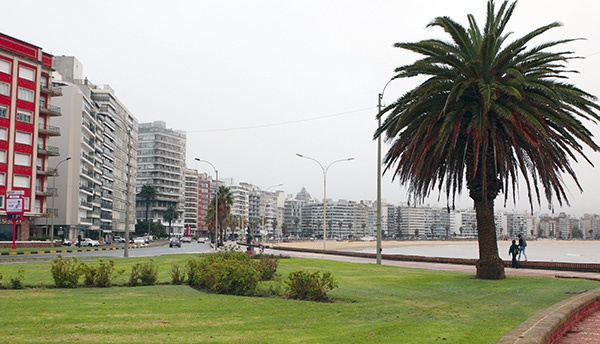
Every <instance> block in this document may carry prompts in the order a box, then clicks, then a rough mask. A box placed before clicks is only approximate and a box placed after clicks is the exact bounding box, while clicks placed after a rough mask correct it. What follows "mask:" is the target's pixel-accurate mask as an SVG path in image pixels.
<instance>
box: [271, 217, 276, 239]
mask: <svg viewBox="0 0 600 344" xmlns="http://www.w3.org/2000/svg"><path fill="white" fill-rule="evenodd" d="M271 227H273V237H275V236H276V235H277V219H276V218H273V219H272V220H271Z"/></svg>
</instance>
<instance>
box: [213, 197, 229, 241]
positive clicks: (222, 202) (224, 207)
mask: <svg viewBox="0 0 600 344" xmlns="http://www.w3.org/2000/svg"><path fill="white" fill-rule="evenodd" d="M217 199H218V204H219V209H218V210H219V211H218V216H219V218H218V222H219V223H218V226H217V227H216V229H217V231H219V228H223V226H226V225H227V218H228V216H229V214H230V213H231V205H232V204H233V196H232V195H231V192H230V190H229V188H228V187H226V186H219V189H218V190H217ZM214 203H215V198H214V197H213V199H212V207H213V208H214V207H215V205H214ZM213 214H214V213H213ZM223 236H224V231H220V232H219V233H216V235H215V238H217V239H218V240H219V241H218V243H223V239H224V237H223ZM217 239H216V240H217ZM218 243H217V245H218Z"/></svg>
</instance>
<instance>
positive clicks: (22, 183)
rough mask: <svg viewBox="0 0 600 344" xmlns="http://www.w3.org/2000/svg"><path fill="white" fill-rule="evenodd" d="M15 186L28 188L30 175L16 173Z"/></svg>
mask: <svg viewBox="0 0 600 344" xmlns="http://www.w3.org/2000/svg"><path fill="white" fill-rule="evenodd" d="M13 186H15V187H18V188H28V187H29V176H26V175H23V174H15V177H14V183H13Z"/></svg>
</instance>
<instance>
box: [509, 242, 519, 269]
mask: <svg viewBox="0 0 600 344" xmlns="http://www.w3.org/2000/svg"><path fill="white" fill-rule="evenodd" d="M519 253H520V251H519V246H518V245H517V241H516V240H513V241H512V245H510V247H509V248H508V255H509V256H512V264H511V265H510V267H511V268H515V269H517V268H518V267H519V262H518V261H517V255H518V254H519Z"/></svg>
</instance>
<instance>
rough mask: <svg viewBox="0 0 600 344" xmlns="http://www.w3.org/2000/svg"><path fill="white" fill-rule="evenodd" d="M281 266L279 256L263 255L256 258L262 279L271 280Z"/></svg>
mask: <svg viewBox="0 0 600 344" xmlns="http://www.w3.org/2000/svg"><path fill="white" fill-rule="evenodd" d="M278 266H279V258H277V257H275V256H273V255H261V256H260V258H259V259H258V260H256V269H257V270H258V273H259V275H260V280H261V281H270V280H272V279H274V278H275V276H276V273H277V267H278Z"/></svg>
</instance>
